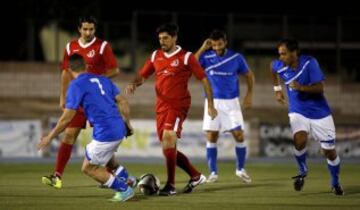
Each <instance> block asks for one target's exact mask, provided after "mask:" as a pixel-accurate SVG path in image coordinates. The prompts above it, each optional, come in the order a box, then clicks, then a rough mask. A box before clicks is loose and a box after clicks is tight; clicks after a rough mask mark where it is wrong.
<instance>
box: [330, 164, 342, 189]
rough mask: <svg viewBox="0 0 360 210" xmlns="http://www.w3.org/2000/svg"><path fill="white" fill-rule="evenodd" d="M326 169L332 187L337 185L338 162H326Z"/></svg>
mask: <svg viewBox="0 0 360 210" xmlns="http://www.w3.org/2000/svg"><path fill="white" fill-rule="evenodd" d="M328 169H329V172H330V175H331V185H332V186H333V187H334V186H337V185H339V173H340V163H339V164H337V165H336V166H332V165H330V164H328Z"/></svg>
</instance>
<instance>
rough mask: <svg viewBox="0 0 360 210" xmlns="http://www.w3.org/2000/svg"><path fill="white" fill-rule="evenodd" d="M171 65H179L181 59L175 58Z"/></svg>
mask: <svg viewBox="0 0 360 210" xmlns="http://www.w3.org/2000/svg"><path fill="white" fill-rule="evenodd" d="M170 66H172V67H177V66H179V59H176V60H173V61H172V62H171V64H170Z"/></svg>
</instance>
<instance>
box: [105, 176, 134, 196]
mask: <svg viewBox="0 0 360 210" xmlns="http://www.w3.org/2000/svg"><path fill="white" fill-rule="evenodd" d="M104 185H106V186H108V187H109V188H111V189H113V190H115V191H122V192H124V191H126V190H127V188H128V185H127V184H126V182H124V181H122V180H120V179H117V178H116V177H114V176H113V175H112V174H110V178H109V179H108V180H107V181H106V182H105V184H104Z"/></svg>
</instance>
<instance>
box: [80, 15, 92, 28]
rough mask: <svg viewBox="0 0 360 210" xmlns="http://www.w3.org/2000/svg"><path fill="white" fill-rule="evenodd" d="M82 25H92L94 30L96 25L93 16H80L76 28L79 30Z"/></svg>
mask: <svg viewBox="0 0 360 210" xmlns="http://www.w3.org/2000/svg"><path fill="white" fill-rule="evenodd" d="M83 23H93V24H94V26H95V28H96V25H97V21H96V18H94V17H93V16H81V17H79V21H78V27H79V28H81V26H82V24H83Z"/></svg>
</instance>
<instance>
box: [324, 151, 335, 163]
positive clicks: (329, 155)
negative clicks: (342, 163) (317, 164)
mask: <svg viewBox="0 0 360 210" xmlns="http://www.w3.org/2000/svg"><path fill="white" fill-rule="evenodd" d="M323 151H324V155H325V156H326V158H327V159H329V160H335V159H336V157H337V153H336V150H335V149H331V150H327V149H323Z"/></svg>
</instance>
